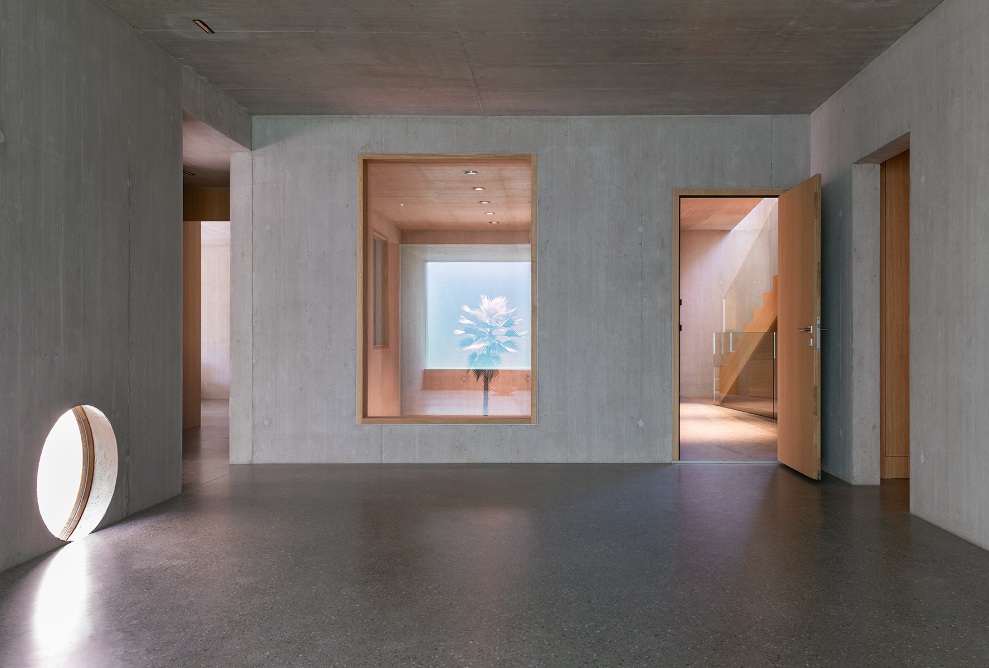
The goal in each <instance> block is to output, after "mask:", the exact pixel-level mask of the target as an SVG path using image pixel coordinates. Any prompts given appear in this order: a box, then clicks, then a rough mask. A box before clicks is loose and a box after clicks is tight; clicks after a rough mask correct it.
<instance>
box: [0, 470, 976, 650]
mask: <svg viewBox="0 0 989 668" xmlns="http://www.w3.org/2000/svg"><path fill="white" fill-rule="evenodd" d="M905 489H906V487H905V486H904V485H883V486H881V487H880V486H871V487H870V486H853V485H848V484H845V483H843V482H839V481H836V480H834V479H825V480H824V481H821V482H815V481H811V480H807V479H805V478H803V477H802V476H800V475H798V474H796V473H794V472H793V471H790V470H788V469H786V468H785V467H781V466H746V465H732V464H729V465H724V466H670V465H665V466H663V465H659V466H611V465H590V466H582V465H554V464H545V465H529V466H524V465H520V466H493V465H489V466H435V467H428V466H329V465H315V464H308V465H254V466H240V467H235V468H234V469H232V470H231V471H230V474H229V475H226V476H222V477H220V478H217V479H216V480H213V481H212V482H207V483H204V484H202V485H200V486H198V487H195V488H192V489H190V490H188V491H187V492H186V493H185V494H183V495H182V496H180V497H178V498H175V499H173V500H171V501H168V502H166V503H163V504H161V505H159V506H156V507H155V508H152V509H150V510H149V511H147V512H145V513H142V514H141V515H138V516H136V517H133V518H131V519H129V520H126V521H123V522H120V523H118V524H116V525H113V526H111V527H108V528H106V529H103V530H101V531H98V532H96V533H95V534H93V535H92V536H88V537H87V538H85V539H83V540H81V541H79V542H77V543H70V544H68V545H66V546H64V547H63V548H61V549H59V550H56V551H55V552H53V553H51V554H48V555H46V556H43V557H40V558H38V559H35V560H33V561H31V562H30V563H27V564H24V565H22V566H19V567H17V568H14V569H11V570H9V571H7V572H5V573H2V574H0V666H5V667H6V666H12V667H13V666H17V667H21V666H24V667H28V666H72V667H77V666H78V667H84V666H99V667H100V668H103V667H115V666H121V667H123V666H182V667H184V668H194V667H196V666H354V667H357V666H376V667H380V668H387V667H389V666H403V667H404V666H547V667H555V666H567V667H570V666H842V667H845V666H987V665H989V633H987V628H986V626H987V620H989V597H987V596H986V592H987V591H989V552H986V551H985V550H982V549H980V548H978V547H976V546H975V545H972V544H971V543H968V542H966V541H964V540H962V539H961V538H958V537H956V536H952V535H951V534H949V533H948V532H946V531H944V530H942V529H939V528H937V527H935V526H933V525H931V524H929V523H927V522H925V521H924V520H921V519H919V518H917V517H913V516H911V515H910V514H909V512H908V501H907V497H906V494H905V493H903V492H904V491H905ZM918 639H920V640H918ZM924 639H926V640H924Z"/></svg>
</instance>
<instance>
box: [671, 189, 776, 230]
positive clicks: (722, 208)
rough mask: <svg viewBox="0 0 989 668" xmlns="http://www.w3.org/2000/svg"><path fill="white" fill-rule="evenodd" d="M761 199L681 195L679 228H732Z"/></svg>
mask: <svg viewBox="0 0 989 668" xmlns="http://www.w3.org/2000/svg"><path fill="white" fill-rule="evenodd" d="M761 201H762V198H761V197H682V198H680V229H681V230H700V231H712V230H731V229H734V228H735V226H736V225H738V224H739V223H740V222H741V220H742V219H743V218H745V216H747V215H748V214H749V213H750V212H751V211H752V209H754V208H756V206H758V204H759V202H761Z"/></svg>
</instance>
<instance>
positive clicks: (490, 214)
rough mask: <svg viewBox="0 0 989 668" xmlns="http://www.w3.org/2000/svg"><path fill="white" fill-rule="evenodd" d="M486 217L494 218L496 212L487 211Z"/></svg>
mask: <svg viewBox="0 0 989 668" xmlns="http://www.w3.org/2000/svg"><path fill="white" fill-rule="evenodd" d="M484 215H485V216H493V215H494V211H485V212H484Z"/></svg>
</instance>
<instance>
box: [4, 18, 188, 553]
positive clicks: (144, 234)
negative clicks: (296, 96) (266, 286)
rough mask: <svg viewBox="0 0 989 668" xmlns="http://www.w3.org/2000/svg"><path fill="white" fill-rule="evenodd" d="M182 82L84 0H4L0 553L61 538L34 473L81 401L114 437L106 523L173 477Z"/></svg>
mask: <svg viewBox="0 0 989 668" xmlns="http://www.w3.org/2000/svg"><path fill="white" fill-rule="evenodd" d="M181 93H182V78H181V73H180V69H179V67H178V66H177V64H176V63H175V62H174V61H173V60H172V59H171V58H169V57H168V56H166V55H165V54H164V53H162V52H161V51H160V50H159V49H157V48H154V47H152V46H150V45H149V44H148V43H147V42H145V40H144V39H142V38H141V37H140V36H138V35H137V33H135V32H134V31H133V30H131V29H130V28H128V27H127V26H126V25H125V24H124V23H123V22H122V21H120V20H119V19H118V18H116V17H114V16H113V15H111V14H110V13H109V12H107V11H105V10H104V9H102V8H101V7H99V6H97V5H95V4H93V3H91V2H89V1H88V0H32V1H31V2H27V1H24V2H15V1H9V0H4V1H3V2H2V3H0V133H2V134H0V219H2V224H0V285H2V286H3V287H2V290H0V323H2V326H0V398H2V402H3V406H4V410H3V411H0V433H2V434H3V435H4V437H3V440H2V441H0V453H2V456H3V464H2V465H0V569H3V568H6V567H9V566H11V565H13V564H16V563H18V562H21V561H24V560H26V559H29V558H31V557H33V556H35V555H37V554H40V553H42V552H44V551H46V550H49V549H51V548H53V547H55V546H56V545H58V544H59V542H58V541H57V540H56V539H55V538H53V537H52V536H51V535H50V534H49V532H48V530H47V529H46V528H45V526H44V524H43V523H42V520H41V517H40V514H39V512H38V505H37V498H36V484H35V482H36V476H37V467H38V460H39V457H40V454H41V448H42V445H43V443H44V440H45V437H46V435H47V433H48V431H49V429H50V428H51V427H52V425H53V424H54V423H55V421H56V419H57V418H58V417H59V415H61V414H62V413H63V412H64V411H66V410H68V409H69V408H71V407H72V406H74V405H76V404H80V403H89V404H92V405H94V406H96V407H98V408H99V409H101V410H102V411H104V412H105V413H106V415H107V417H108V418H109V419H110V421H111V423H112V424H113V428H114V430H115V432H116V435H117V442H118V444H119V447H120V459H119V461H120V470H119V476H118V480H117V490H116V493H115V494H114V497H113V501H112V502H111V504H110V508H109V510H108V512H107V515H106V518H105V519H104V524H106V523H108V522H113V521H116V520H119V519H120V518H122V517H124V516H125V515H128V514H131V513H133V512H135V511H138V510H141V509H143V508H146V507H148V506H150V505H153V504H155V503H157V502H159V501H161V500H163V499H165V498H168V497H170V496H173V495H175V494H177V493H178V492H179V490H180V486H181V446H180V445H177V444H181V431H180V427H181V423H180V420H181V415H180V396H181V394H180V393H181V388H180V381H181V377H180V374H181V366H180V361H181V358H180V352H181V351H180V345H181V338H180V334H181V331H180V325H181V261H182V239H181V235H182V226H181V224H180V223H181V217H182V207H181V204H182V202H181V193H182V183H181V178H182V176H181V169H180V168H181V161H182V155H181V154H182V118H181V107H180V100H181Z"/></svg>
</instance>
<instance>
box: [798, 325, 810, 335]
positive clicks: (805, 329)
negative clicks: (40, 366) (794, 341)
mask: <svg viewBox="0 0 989 668" xmlns="http://www.w3.org/2000/svg"><path fill="white" fill-rule="evenodd" d="M797 331H798V332H810V333H811V334H813V333H814V325H810V326H808V327H801V328H800V329H798V330H797Z"/></svg>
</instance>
